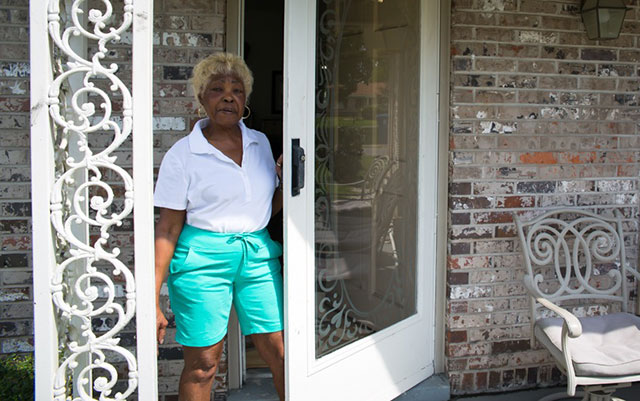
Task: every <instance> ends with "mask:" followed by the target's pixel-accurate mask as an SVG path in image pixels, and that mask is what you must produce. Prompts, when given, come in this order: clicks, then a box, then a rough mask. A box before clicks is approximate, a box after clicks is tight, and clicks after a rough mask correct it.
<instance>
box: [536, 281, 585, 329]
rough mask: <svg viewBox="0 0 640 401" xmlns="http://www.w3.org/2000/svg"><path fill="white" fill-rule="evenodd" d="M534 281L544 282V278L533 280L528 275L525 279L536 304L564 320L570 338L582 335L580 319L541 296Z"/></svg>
mask: <svg viewBox="0 0 640 401" xmlns="http://www.w3.org/2000/svg"><path fill="white" fill-rule="evenodd" d="M534 280H535V281H542V276H539V277H538V276H536V278H535V279H533V278H532V277H531V276H529V275H526V276H525V277H524V286H525V287H526V288H527V291H529V294H530V295H531V296H532V297H533V298H535V300H536V302H538V303H539V304H540V305H542V306H544V307H545V308H547V309H549V310H550V311H552V312H555V313H556V314H557V315H558V316H560V317H561V318H562V320H564V324H565V326H566V327H567V332H568V334H569V337H571V338H576V337H579V336H580V335H582V324H580V320H578V318H577V317H576V316H575V315H574V314H573V313H571V312H569V311H568V310H566V309H565V308H563V307H560V306H558V305H556V304H554V303H553V302H551V301H549V300H548V299H547V298H545V297H543V296H541V294H540V291H539V290H538V289H537V287H536V286H535V285H534V283H533V282H534Z"/></svg>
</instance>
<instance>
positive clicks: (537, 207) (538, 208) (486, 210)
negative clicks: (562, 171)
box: [450, 192, 638, 255]
mask: <svg viewBox="0 0 640 401" xmlns="http://www.w3.org/2000/svg"><path fill="white" fill-rule="evenodd" d="M602 194H603V193H601V192H599V193H591V194H588V195H602ZM516 196H517V195H516ZM480 197H485V196H480ZM620 206H621V205H607V207H602V206H596V207H595V208H598V209H616V208H620ZM626 207H630V208H638V205H628V206H626ZM558 208H559V207H558V206H548V207H546V206H545V207H540V206H532V207H527V208H522V209H514V210H509V211H505V212H504V213H510V212H528V211H538V212H540V211H551V210H553V209H558ZM578 208H581V209H594V207H591V206H582V205H580V206H578ZM450 211H451V213H459V212H473V213H486V212H502V209H450ZM635 221H636V220H635V219H633V218H629V219H623V222H635ZM491 224H495V225H514V224H515V223H513V222H511V223H487V224H477V223H476V224H471V223H469V224H455V226H456V227H475V226H478V225H482V226H489V225H491ZM509 238H518V237H517V236H514V237H509ZM478 239H480V240H482V239H499V238H477V239H465V240H478ZM454 241H462V240H454ZM508 255H510V254H508Z"/></svg>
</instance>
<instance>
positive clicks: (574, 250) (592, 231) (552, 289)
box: [514, 209, 630, 321]
mask: <svg viewBox="0 0 640 401" xmlns="http://www.w3.org/2000/svg"><path fill="white" fill-rule="evenodd" d="M514 221H515V223H516V227H517V230H518V235H519V237H520V245H521V247H522V256H523V259H524V264H525V268H526V275H525V281H526V282H528V286H529V288H530V289H533V291H534V292H535V294H532V295H535V296H537V297H543V298H547V299H549V300H551V301H552V302H554V303H559V304H566V305H567V307H569V308H571V307H573V309H574V310H575V309H579V308H582V309H585V308H591V309H590V311H589V310H585V311H583V313H585V314H589V313H590V312H591V313H595V314H598V313H601V311H602V309H606V310H607V311H608V312H611V310H610V309H609V306H608V305H612V304H618V303H619V306H620V308H621V309H622V311H625V312H626V311H627V308H628V304H627V303H628V295H629V293H628V291H629V284H628V282H627V281H628V278H627V276H628V274H627V269H630V266H628V265H627V263H626V255H625V245H624V232H623V223H622V215H621V213H620V212H619V211H618V210H614V211H613V216H603V215H598V214H595V213H593V212H590V211H587V210H578V209H558V210H552V211H549V212H546V213H544V214H542V215H540V216H538V217H536V218H534V219H532V220H530V221H526V222H525V221H522V220H521V219H520V218H519V217H518V216H514ZM535 296H533V297H532V299H531V302H532V305H531V306H532V313H533V315H532V316H533V317H534V319H533V320H534V321H535V318H537V317H539V316H537V315H536V312H537V310H538V307H539V304H538V303H537V302H536V301H535ZM587 300H591V302H592V303H589V302H588V301H587Z"/></svg>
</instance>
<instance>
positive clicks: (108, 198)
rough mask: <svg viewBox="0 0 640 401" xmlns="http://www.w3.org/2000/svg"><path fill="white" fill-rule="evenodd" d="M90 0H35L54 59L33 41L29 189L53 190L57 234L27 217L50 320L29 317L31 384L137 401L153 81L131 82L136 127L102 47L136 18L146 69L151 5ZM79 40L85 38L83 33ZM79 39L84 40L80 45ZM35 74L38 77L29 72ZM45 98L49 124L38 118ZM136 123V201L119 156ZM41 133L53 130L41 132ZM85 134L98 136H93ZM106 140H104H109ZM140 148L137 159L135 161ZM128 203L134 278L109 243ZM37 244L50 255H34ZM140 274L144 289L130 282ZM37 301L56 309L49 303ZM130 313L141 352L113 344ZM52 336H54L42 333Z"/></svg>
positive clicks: (150, 394)
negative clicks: (32, 322) (36, 360)
mask: <svg viewBox="0 0 640 401" xmlns="http://www.w3.org/2000/svg"><path fill="white" fill-rule="evenodd" d="M34 3H35V4H34ZM61 3H62V4H61ZM92 4H96V7H100V8H99V9H97V8H95V9H89V10H88V11H87V8H88V7H87V2H86V0H67V1H65V2H61V1H60V0H50V1H48V3H47V2H45V1H37V2H32V4H31V17H32V19H31V21H32V35H36V37H37V36H38V35H40V36H39V37H40V38H41V39H44V38H43V36H44V35H43V34H42V32H41V29H42V27H40V26H38V25H39V24H41V23H42V22H43V20H44V18H42V12H43V11H44V9H45V8H46V24H47V28H48V33H49V38H48V40H50V42H48V44H47V45H46V46H45V48H47V49H48V48H49V45H50V46H51V54H45V55H44V57H51V58H52V60H51V61H52V63H51V65H52V66H50V64H49V61H48V60H47V62H46V63H44V64H45V67H44V68H45V70H43V68H42V67H40V66H36V65H33V64H35V63H34V61H35V62H36V63H37V60H38V59H37V57H34V52H36V51H39V53H40V57H42V53H41V47H40V46H41V43H40V44H39V43H38V40H37V39H35V38H32V40H31V53H32V65H33V69H32V90H33V91H34V94H33V95H32V102H33V103H34V106H33V111H34V113H33V114H34V115H32V154H33V162H32V168H33V171H34V172H33V174H34V175H36V174H38V173H39V172H38V170H40V167H42V172H43V173H44V174H43V175H44V176H45V177H46V178H45V179H44V180H41V179H39V178H38V179H35V178H34V180H33V186H34V193H35V192H36V191H43V190H45V189H46V190H47V192H48V197H49V198H48V202H49V207H50V210H49V212H50V213H49V216H48V217H49V218H50V224H51V226H52V227H53V229H54V231H53V233H52V232H51V229H50V227H51V226H49V227H48V228H47V227H46V225H45V224H44V223H43V222H42V221H41V220H42V215H41V214H38V215H36V213H34V266H35V269H36V271H35V272H34V292H35V300H36V312H35V313H36V321H38V317H39V316H40V317H45V319H44V320H46V321H47V322H48V323H47V324H48V326H49V327H47V324H40V325H38V324H36V356H37V357H38V356H44V357H45V359H46V360H47V361H46V363H40V364H37V365H36V369H37V372H36V377H43V378H42V379H41V380H37V383H36V392H37V395H36V397H37V398H39V399H40V398H42V399H54V400H59V401H62V400H70V399H72V400H94V399H95V400H126V399H130V398H129V397H131V396H132V395H137V396H138V397H139V399H157V390H156V388H157V386H156V367H155V363H156V362H155V342H154V341H153V340H152V339H153V338H154V334H153V333H154V330H153V328H154V327H155V308H154V306H153V299H154V297H153V290H150V289H148V288H146V287H151V288H153V281H154V280H153V266H149V264H148V261H149V260H153V259H152V258H153V256H152V254H151V252H152V243H151V244H150V241H151V238H152V232H153V217H152V202H151V195H150V194H151V183H152V169H151V168H152V159H151V156H150V155H151V151H152V149H151V108H150V105H151V101H152V99H151V90H150V88H151V85H150V78H148V79H145V78H143V79H141V81H140V83H139V84H136V85H137V87H138V88H137V93H138V94H139V95H140V99H139V103H140V105H138V106H137V107H136V110H135V111H136V113H137V112H141V113H140V114H139V118H138V123H137V124H136V123H135V122H134V120H133V117H132V116H133V113H134V109H133V104H132V94H131V91H130V90H129V88H128V87H127V85H126V84H125V83H124V82H123V81H122V79H121V77H119V76H118V74H117V73H118V70H119V67H118V65H116V64H115V63H109V64H108V65H105V64H103V59H104V58H105V57H106V56H107V54H108V51H109V50H108V46H110V45H112V44H113V43H114V42H118V41H120V40H121V39H122V37H123V35H125V34H129V30H130V28H131V27H132V25H133V28H134V29H133V30H134V31H135V36H138V37H137V38H135V37H134V39H133V42H134V53H135V49H136V48H138V49H141V51H140V53H141V54H142V58H141V57H137V59H136V56H135V55H134V60H133V74H134V75H136V77H137V74H139V75H140V77H150V76H151V73H150V72H151V47H152V42H151V29H152V28H151V27H152V11H151V10H152V8H151V1H150V0H137V1H136V7H135V10H134V4H133V0H124V1H122V2H121V3H120V4H121V5H122V9H121V10H120V9H118V10H117V11H116V10H114V7H113V6H112V4H111V2H110V1H108V0H101V1H97V2H95V3H92ZM134 14H135V18H134ZM134 20H135V21H134ZM79 37H81V38H83V39H84V40H80V41H78V38H79ZM129 37H131V36H129ZM46 40H47V39H46ZM78 43H81V44H82V45H81V46H80V48H79V46H78ZM85 43H86V45H85ZM87 45H88V47H87ZM36 46H37V47H38V48H37V49H36V48H35V47H36ZM91 48H95V51H94V52H93V54H90V55H89V56H90V57H89V56H87V49H91ZM46 69H48V71H47V70H46ZM141 69H143V70H144V71H141ZM51 70H53V71H51ZM136 70H137V72H136ZM38 71H39V72H42V73H43V74H42V75H43V76H44V78H43V77H36V76H34V75H35V73H36V72H38ZM52 73H53V76H52V77H51V74H52ZM130 79H131V81H134V79H133V78H130ZM42 86H47V88H46V99H43V98H42V97H43V96H42V95H43V92H44V91H43V90H42V89H43V88H42ZM135 91H136V89H135V88H134V92H135ZM112 99H117V101H118V103H119V104H120V105H121V106H120V107H121V111H120V112H119V113H116V112H115V111H114V103H113V101H112ZM43 102H45V103H46V105H47V106H48V111H49V116H50V118H51V120H46V119H44V118H43V117H42V115H41V114H40V112H42V110H41V108H42V103H43ZM96 105H97V107H96ZM146 117H148V118H146ZM134 124H135V127H136V129H137V130H138V131H137V132H139V134H138V138H134V140H133V146H134V165H133V168H134V174H135V176H136V180H137V181H136V191H138V188H140V194H138V193H136V196H135V197H134V191H133V190H134V179H133V178H132V176H131V175H130V173H129V172H128V171H127V169H126V168H124V167H122V166H119V165H118V164H116V162H117V157H116V156H115V155H114V153H116V151H118V149H119V148H120V146H121V145H123V143H125V141H128V140H130V139H131V138H130V137H131V134H132V129H133V128H134ZM43 133H46V134H48V135H49V136H50V138H42V135H43ZM92 136H93V138H98V140H97V141H95V140H92ZM104 138H109V140H107V141H106V143H105V141H104ZM96 142H97V143H100V144H101V145H102V146H99V147H98V146H97V145H95V143H96ZM145 147H146V149H145ZM47 148H48V149H47ZM135 152H138V153H140V155H138V157H136V155H135ZM40 155H43V156H44V157H42V160H38V157H39V156H40ZM39 163H43V164H39ZM47 179H48V180H49V182H46V180H47ZM138 181H142V182H141V183H139V182H138ZM36 182H37V183H42V184H43V185H42V187H37V186H36ZM139 184H140V185H139ZM36 198H37V199H36ZM134 202H135V205H136V215H135V216H134V219H135V222H136V225H137V224H138V222H143V223H144V224H142V225H141V228H140V229H138V230H136V233H135V241H134V242H135V252H136V259H135V260H136V262H138V263H136V264H137V265H138V266H141V268H140V269H139V272H137V273H136V276H135V277H134V274H133V271H132V266H127V265H126V264H125V263H124V262H123V261H122V260H121V259H122V257H121V250H120V249H119V248H117V247H116V246H113V244H110V243H109V238H110V235H111V234H112V233H113V231H114V229H115V228H116V227H118V226H121V225H122V224H123V222H125V219H130V218H131V217H132V212H133V208H134ZM42 203H43V202H42V197H41V196H39V195H38V196H37V197H36V196H34V201H33V204H34V210H36V209H37V208H38V207H39V206H42ZM138 205H141V206H140V207H139V206H138ZM138 209H141V210H138ZM87 228H89V230H90V231H91V232H93V233H95V235H94V238H90V237H89V236H88V235H87ZM47 232H49V234H48V235H47ZM51 235H53V238H52V236H51ZM52 240H53V244H52V243H51V242H52ZM51 248H53V249H51ZM40 249H42V250H43V255H47V256H46V257H44V258H41V257H40V256H37V257H36V256H35V255H36V254H37V253H38V251H39V250H40ZM137 253H139V254H140V255H138V254H137ZM47 258H48V260H47ZM36 259H37V260H38V264H36V263H35V261H36ZM141 260H146V263H142V262H140V261H141ZM38 270H42V271H38ZM40 273H43V274H42V276H43V277H44V278H45V279H46V280H48V284H49V291H50V293H49V294H44V293H43V291H42V289H43V285H42V277H40ZM136 280H138V282H139V283H146V286H140V285H138V286H136ZM116 283H118V284H116ZM136 287H138V290H139V292H138V293H137V291H136ZM119 293H120V294H119ZM149 299H150V301H149ZM43 302H48V303H49V305H51V304H53V307H51V306H49V308H47V306H46V305H45V306H43V305H42V303H43ZM137 303H138V304H137ZM47 309H48V310H47ZM136 310H137V311H138V322H137V323H138V324H137V325H136V326H137V327H136V328H137V338H138V349H137V354H138V355H137V356H138V358H136V354H134V352H133V351H132V350H130V349H127V348H125V347H124V346H123V345H122V344H120V340H121V332H122V330H123V329H124V328H125V326H127V325H128V324H129V323H130V322H132V319H133V318H134V315H135V314H136ZM141 312H142V313H141ZM47 313H49V314H51V313H53V314H54V316H55V317H56V318H57V322H56V323H57V324H56V323H53V320H52V319H50V318H49V317H46V314H47ZM140 316H143V317H144V318H141V317H140ZM98 321H101V322H103V324H102V327H100V329H99V330H95V331H94V328H93V326H94V325H95V323H96V322H98ZM45 330H49V332H48V333H44V332H43V331H45ZM56 334H57V337H58V338H57V339H55V340H46V339H45V340H43V337H45V336H47V335H49V336H51V335H56ZM56 342H57V344H56ZM145 343H146V344H145ZM53 344H56V345H58V346H57V347H56V348H57V355H56V351H54V350H48V351H47V350H42V347H46V346H51V345H53ZM141 344H144V345H142V346H141ZM39 347H40V349H39ZM56 361H57V362H56ZM142 361H144V362H145V370H147V372H146V373H145V379H143V380H142V382H144V383H146V384H144V385H141V386H140V387H139V386H138V385H139V381H140V375H139V366H140V363H141V362H142ZM51 370H53V371H51ZM147 379H148V380H147ZM45 386H49V387H51V388H45ZM132 398H133V397H132Z"/></svg>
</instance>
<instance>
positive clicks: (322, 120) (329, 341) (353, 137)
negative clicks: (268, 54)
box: [315, 0, 420, 358]
mask: <svg viewBox="0 0 640 401" xmlns="http://www.w3.org/2000/svg"><path fill="white" fill-rule="evenodd" d="M419 3H420V2H419V1H418V0H393V1H391V0H322V1H318V2H317V4H318V9H317V42H316V46H317V49H316V51H317V58H316V62H317V65H316V120H315V127H316V128H315V129H316V138H315V143H316V149H315V152H316V159H315V160H316V164H315V176H316V184H315V262H316V263H315V269H316V270H315V271H316V335H315V338H316V358H320V357H321V356H323V355H327V354H329V353H331V352H333V351H335V350H337V349H339V348H341V347H343V346H345V345H347V344H349V343H352V342H354V341H357V340H358V339H361V338H363V337H366V336H368V335H370V334H372V333H375V332H378V331H381V330H383V329H384V328H386V327H389V326H391V325H393V324H395V323H397V322H399V321H401V320H403V319H405V318H407V317H409V316H411V315H413V314H415V313H416V284H415V283H416V253H417V245H416V238H417V220H418V218H417V209H418V205H417V188H418V149H419V146H418V145H419V144H418V132H419V111H420V110H419V86H420V85H419V79H420V76H419V75H420V46H419V44H420V36H419V33H420V19H419V18H420V9H419V8H420V6H419Z"/></svg>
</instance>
